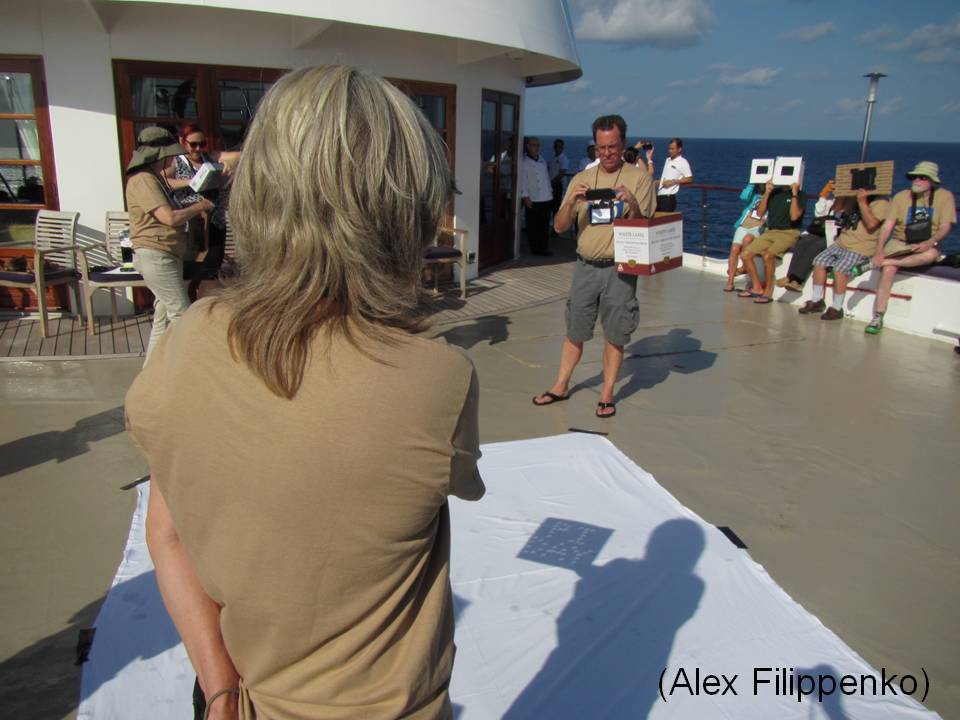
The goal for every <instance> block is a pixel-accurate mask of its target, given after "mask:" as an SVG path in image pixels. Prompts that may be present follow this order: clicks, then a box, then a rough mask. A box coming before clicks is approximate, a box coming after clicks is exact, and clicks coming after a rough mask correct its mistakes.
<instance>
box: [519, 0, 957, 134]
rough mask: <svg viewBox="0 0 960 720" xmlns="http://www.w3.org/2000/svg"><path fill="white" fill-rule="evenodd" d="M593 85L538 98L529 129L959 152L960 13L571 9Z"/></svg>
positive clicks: (783, 2)
mask: <svg viewBox="0 0 960 720" xmlns="http://www.w3.org/2000/svg"><path fill="white" fill-rule="evenodd" d="M568 5H569V8H570V13H571V16H572V19H573V25H574V31H575V34H576V37H577V45H578V48H579V51H580V61H581V67H582V68H583V77H582V78H581V79H580V80H577V81H575V82H573V83H566V84H564V85H558V86H553V87H547V88H532V89H530V90H528V91H527V95H526V115H525V127H526V129H527V131H528V132H533V133H540V134H543V135H589V134H590V123H591V122H592V120H593V119H594V118H595V117H596V116H597V115H601V114H604V113H608V112H617V113H620V114H621V115H623V116H624V118H625V119H626V120H627V123H628V125H629V131H630V135H631V136H634V135H641V134H642V135H651V136H655V137H664V136H671V135H679V136H688V137H729V138H790V139H811V140H817V139H836V140H851V139H852V140H859V139H860V137H861V136H862V133H863V121H864V115H865V109H866V103H865V101H866V95H867V84H868V81H867V79H866V78H864V77H862V75H864V74H865V73H868V72H872V71H879V72H883V73H886V74H887V75H889V77H886V78H883V79H882V80H881V81H880V88H879V93H878V101H877V105H876V107H875V109H874V117H873V129H872V131H871V139H873V140H902V141H927V142H960V3H957V2H956V1H955V0H953V1H952V2H951V1H947V0H913V1H910V2H908V1H905V0H899V1H898V2H892V1H890V0H873V1H872V2H865V1H864V0H833V1H832V2H830V1H827V0H765V1H761V0H568Z"/></svg>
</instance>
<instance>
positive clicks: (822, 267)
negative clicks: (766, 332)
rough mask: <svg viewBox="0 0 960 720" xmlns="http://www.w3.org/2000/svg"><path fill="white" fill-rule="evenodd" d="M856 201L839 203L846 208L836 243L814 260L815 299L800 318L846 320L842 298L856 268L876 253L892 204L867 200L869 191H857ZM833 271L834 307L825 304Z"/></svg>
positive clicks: (848, 200) (877, 198) (803, 308)
mask: <svg viewBox="0 0 960 720" xmlns="http://www.w3.org/2000/svg"><path fill="white" fill-rule="evenodd" d="M852 200H853V198H849V197H847V198H842V199H839V200H837V203H838V204H840V203H842V204H843V206H844V210H845V212H844V214H843V221H842V224H841V229H840V234H839V235H838V236H837V240H836V242H834V243H833V244H832V245H831V246H830V247H828V248H827V249H826V250H824V251H823V252H822V253H820V254H819V255H817V257H815V258H814V260H813V295H812V297H811V298H810V299H809V300H807V302H805V303H804V304H803V307H802V308H800V310H799V312H800V314H801V315H809V314H812V313H823V314H822V315H821V316H820V319H821V320H842V319H843V298H844V294H845V293H846V291H847V282H848V281H849V280H850V277H851V275H852V274H853V272H854V268H856V267H858V266H859V265H861V264H862V263H864V262H868V261H869V259H870V257H871V256H872V255H873V254H874V252H876V248H877V238H878V231H879V230H880V225H881V223H883V221H884V219H885V218H887V217H888V215H889V212H890V201H889V200H887V198H885V197H879V196H876V195H873V196H868V195H867V191H866V190H858V191H857V199H856V203H855V204H854V203H852V202H851V201H852ZM829 267H832V268H833V304H832V305H831V306H830V307H829V308H828V307H826V304H825V303H824V295H825V294H826V284H827V268H829Z"/></svg>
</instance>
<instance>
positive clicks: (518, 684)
mask: <svg viewBox="0 0 960 720" xmlns="http://www.w3.org/2000/svg"><path fill="white" fill-rule="evenodd" d="M483 452H484V457H483V459H482V460H481V472H482V474H483V477H484V480H485V482H486V483H487V495H486V496H485V497H484V498H483V500H481V501H480V502H479V503H465V502H461V501H458V500H452V501H451V521H452V528H453V557H452V560H451V580H452V584H453V590H454V604H455V610H456V615H457V633H456V642H457V648H458V650H457V659H456V664H455V667H454V674H453V680H452V682H451V688H450V695H451V699H452V701H453V703H454V712H455V716H456V717H457V719H458V720H492V719H494V718H509V719H511V720H521V719H525V720H526V719H529V720H540V719H541V718H551V720H559V719H563V718H571V719H574V718H576V719H578V720H579V719H582V718H597V719H599V718H609V719H610V720H614V719H616V720H621V719H623V718H630V719H631V720H632V719H633V718H656V719H661V718H671V719H678V718H684V719H686V718H731V719H732V718H736V719H737V720H752V719H754V718H755V719H757V720H760V719H763V720H768V719H769V718H779V719H784V720H789V719H791V718H796V719H797V720H800V719H801V718H803V719H804V720H808V719H810V718H824V719H826V720H841V719H850V720H853V719H854V718H858V719H859V718H894V717H896V718H925V719H926V718H936V717H938V716H937V715H936V714H935V713H932V712H929V711H927V710H925V709H924V708H923V707H922V706H921V705H920V704H919V703H917V702H916V701H914V700H913V699H911V698H909V697H904V696H902V695H901V694H900V689H899V686H896V685H895V687H896V692H897V695H896V696H893V695H891V694H890V691H889V690H888V691H887V692H886V694H884V695H881V692H880V691H881V687H880V685H881V683H880V682H879V681H878V682H877V683H876V685H877V693H876V694H875V695H874V694H873V693H870V692H867V693H866V694H863V693H861V692H857V693H856V694H852V695H841V694H840V692H839V689H838V690H837V691H836V692H835V693H834V694H832V695H828V696H825V697H824V701H823V702H822V703H820V702H817V700H816V689H814V691H813V692H814V697H813V699H811V698H809V697H804V698H803V700H802V701H801V702H798V700H797V694H796V685H797V683H798V681H799V680H800V678H799V675H802V674H805V675H811V676H812V677H813V678H814V680H815V679H816V678H817V676H819V675H823V676H830V677H833V678H836V679H837V681H838V682H839V679H840V677H841V676H843V675H852V676H855V677H856V678H857V679H858V681H859V680H860V679H861V675H866V676H869V677H873V676H878V677H879V674H878V673H877V671H875V670H873V669H872V668H870V667H869V666H868V665H867V664H866V663H865V662H864V661H863V659H861V658H860V657H859V656H858V655H857V654H856V653H854V652H853V651H852V650H851V649H850V648H848V647H847V646H846V645H845V644H844V643H843V642H842V641H841V640H840V639H839V638H838V637H837V636H836V635H834V634H833V633H832V632H831V631H830V630H828V629H827V628H825V627H824V626H823V625H822V624H821V623H820V622H819V620H817V618H815V617H814V616H812V615H811V614H809V613H807V612H806V611H805V610H804V609H803V608H802V607H800V606H799V605H798V604H797V603H795V602H794V601H793V600H792V599H791V598H790V597H789V596H787V594H786V593H784V592H783V591H782V590H781V589H780V588H779V587H778V586H777V585H776V584H775V583H774V582H773V581H772V580H771V578H770V577H769V576H768V575H767V574H766V572H765V571H764V570H763V568H762V567H760V566H759V565H758V564H756V563H755V562H754V561H753V560H752V559H751V558H750V556H749V554H748V553H746V552H745V551H743V550H738V549H737V548H735V547H734V546H733V545H732V544H731V542H730V541H729V540H728V539H727V538H726V537H725V536H724V535H723V534H722V533H721V532H720V531H719V530H717V529H716V528H714V527H712V526H710V525H708V524H706V523H705V522H704V521H703V520H701V519H700V518H699V517H697V516H696V515H695V514H693V513H692V512H690V511H689V510H687V509H686V508H684V507H683V506H681V505H680V504H679V503H678V502H677V501H676V500H675V499H674V498H673V497H672V496H671V495H670V494H669V493H667V492H666V491H665V490H664V489H663V488H662V487H660V485H658V484H657V482H656V481H655V480H654V479H653V477H652V476H650V475H649V474H648V473H646V472H644V471H643V470H642V469H640V468H639V467H637V466H636V465H635V464H633V463H632V462H631V461H630V460H629V459H628V458H627V457H626V456H624V455H623V454H622V453H620V452H619V451H618V450H617V449H616V447H614V446H613V445H612V444H611V443H609V442H608V441H607V440H605V439H603V438H599V437H597V436H593V435H580V434H571V435H564V436H557V437H549V438H541V439H537V440H524V441H518V442H510V443H497V444H494V445H486V446H484V447H483ZM139 492H140V496H139V498H138V504H137V510H136V512H135V514H134V519H133V523H132V525H131V531H130V538H129V540H128V546H127V550H126V551H125V554H124V560H123V563H122V564H121V566H120V570H119V571H118V574H117V579H116V580H115V582H114V586H113V588H112V589H111V591H110V593H109V595H108V597H107V601H106V602H105V604H104V606H103V608H102V610H101V612H100V616H99V618H98V620H97V636H96V640H95V642H94V645H93V649H92V651H91V655H90V661H89V663H88V664H87V666H85V668H84V674H83V682H82V688H81V693H82V698H81V705H80V711H79V713H78V718H79V720H86V719H87V718H97V719H99V720H105V719H112V718H124V719H125V720H127V719H129V720H138V719H139V718H143V719H144V720H147V719H149V720H168V719H169V720H183V718H189V717H190V713H191V709H190V697H191V689H192V684H193V677H194V676H193V672H192V670H191V668H190V666H189V662H188V661H187V659H186V655H185V653H184V652H183V648H182V646H181V645H179V644H177V638H176V633H175V631H174V630H173V628H172V626H171V625H170V621H169V619H168V618H167V616H166V613H165V612H164V610H163V607H162V604H161V603H160V601H159V595H158V593H157V591H156V583H155V581H154V580H153V572H152V566H151V564H150V559H149V555H148V554H147V552H146V548H145V546H144V544H143V518H144V516H145V508H146V499H147V497H148V492H149V491H148V489H147V488H145V487H141V488H140V490H139ZM757 668H760V669H762V668H770V671H762V670H761V671H760V672H761V675H760V677H761V679H764V680H769V683H768V684H760V685H759V686H758V687H757V689H756V692H755V691H754V672H755V669H757ZM779 669H783V671H782V673H781V672H779ZM698 671H699V680H698V679H697V672H698ZM661 673H662V674H663V677H664V680H663V682H664V686H663V692H664V694H665V696H666V702H664V700H663V699H662V698H661V696H660V690H659V685H658V683H659V682H660V679H661ZM707 674H710V675H714V676H716V677H717V678H718V682H717V686H716V688H715V689H714V688H711V690H712V691H713V692H715V694H707V693H706V692H705V691H704V684H703V680H704V676H705V675H707ZM721 676H726V678H727V680H728V681H731V680H732V684H731V686H730V687H732V690H734V691H736V693H737V694H736V695H734V694H732V691H731V690H729V689H728V690H727V691H726V693H725V694H722V693H723V691H724V689H725V688H726V687H727V682H726V681H724V680H723V679H720V678H721ZM733 676H736V678H735V679H733ZM775 680H779V681H780V682H781V683H782V684H783V685H784V687H778V686H775V684H774V682H775ZM791 681H792V683H793V686H794V691H793V692H791V691H790V687H789V685H788V684H789V683H790V682H791ZM685 682H686V683H688V684H689V685H686V684H685ZM803 682H804V688H805V689H810V686H811V684H812V682H813V681H812V680H811V681H808V680H804V681H803ZM825 682H826V681H825ZM867 682H868V687H867V688H866V690H868V691H869V690H871V687H869V678H868V680H867ZM671 684H675V686H676V687H675V689H674V692H673V694H672V695H670V694H669V692H670V686H671ZM920 685H921V687H920V690H919V693H918V694H922V692H923V687H922V685H923V679H922V678H921V681H920ZM688 686H689V688H690V689H689V690H688V689H687V687H688ZM698 686H699V689H700V692H699V694H694V692H696V688H697V687H698ZM824 689H826V687H824ZM908 689H909V687H908Z"/></svg>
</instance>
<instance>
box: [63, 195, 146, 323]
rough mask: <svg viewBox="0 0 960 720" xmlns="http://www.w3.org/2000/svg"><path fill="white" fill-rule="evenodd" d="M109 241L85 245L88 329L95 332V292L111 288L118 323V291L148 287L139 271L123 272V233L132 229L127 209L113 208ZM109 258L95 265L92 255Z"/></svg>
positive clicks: (82, 268)
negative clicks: (92, 264)
mask: <svg viewBox="0 0 960 720" xmlns="http://www.w3.org/2000/svg"><path fill="white" fill-rule="evenodd" d="M104 227H105V232H104V236H105V238H106V240H105V241H104V242H102V243H99V242H94V243H89V244H87V246H86V247H84V248H81V252H80V276H81V279H82V282H83V296H84V300H85V302H86V306H87V332H88V333H90V334H91V335H93V334H94V322H93V294H94V293H95V292H96V291H97V290H109V291H110V310H111V315H110V317H111V319H112V320H113V322H117V292H118V291H119V290H120V289H122V288H128V287H146V286H147V283H146V282H144V280H143V276H142V275H140V273H138V272H120V271H119V270H120V266H121V262H120V257H121V252H120V234H121V233H122V232H123V231H124V230H129V228H130V216H129V214H128V213H126V212H120V211H109V212H107V215H106V220H105V223H104ZM104 253H105V254H106V258H107V260H108V262H107V264H106V265H103V264H97V265H94V266H91V264H90V256H91V255H96V256H97V258H98V259H99V258H102V257H103V255H104Z"/></svg>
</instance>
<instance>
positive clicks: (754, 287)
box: [740, 250, 763, 293]
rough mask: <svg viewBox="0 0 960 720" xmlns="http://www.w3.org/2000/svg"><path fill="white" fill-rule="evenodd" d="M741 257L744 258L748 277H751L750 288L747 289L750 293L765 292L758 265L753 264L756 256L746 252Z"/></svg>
mask: <svg viewBox="0 0 960 720" xmlns="http://www.w3.org/2000/svg"><path fill="white" fill-rule="evenodd" d="M740 257H741V258H743V267H745V268H746V270H747V275H749V276H750V287H748V288H747V290H748V291H749V292H755V293H758V292H763V284H762V283H761V282H760V274H759V273H758V272H757V265H756V263H754V262H753V258H754V254H753V253H752V252H750V251H749V250H744V251H743V252H741V253H740Z"/></svg>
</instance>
